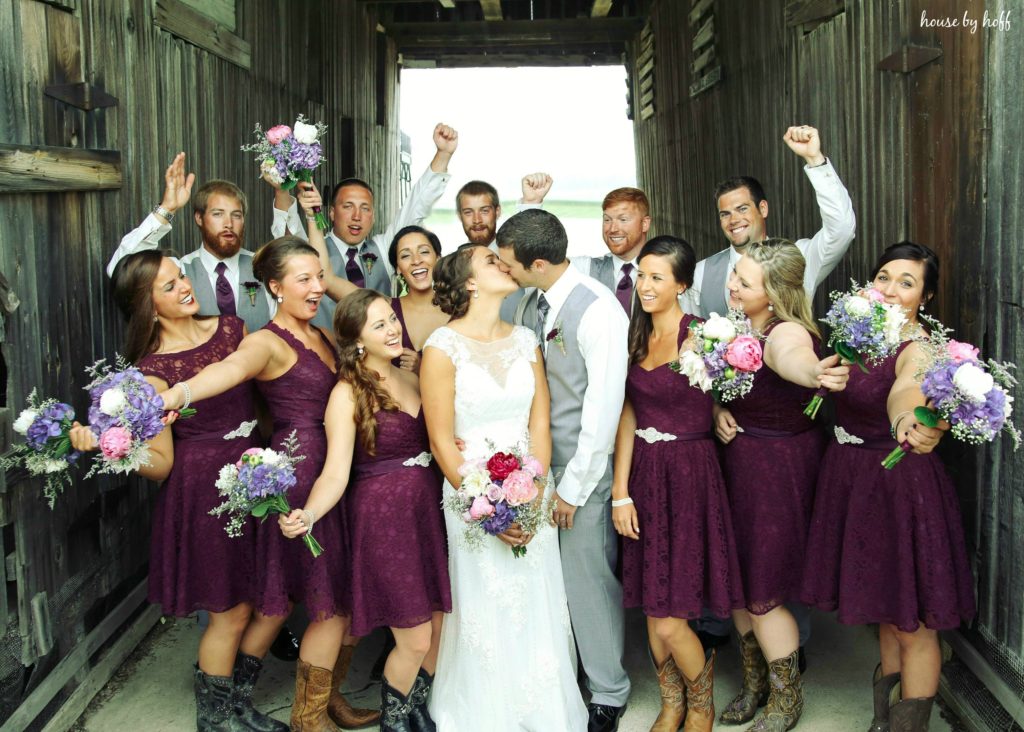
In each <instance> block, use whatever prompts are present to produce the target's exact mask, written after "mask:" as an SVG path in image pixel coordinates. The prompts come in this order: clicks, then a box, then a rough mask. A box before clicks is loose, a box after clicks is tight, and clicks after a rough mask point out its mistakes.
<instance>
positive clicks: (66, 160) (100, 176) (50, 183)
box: [0, 143, 121, 193]
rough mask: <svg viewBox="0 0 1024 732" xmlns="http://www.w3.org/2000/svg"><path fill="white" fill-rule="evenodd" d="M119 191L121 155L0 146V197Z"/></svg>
mask: <svg viewBox="0 0 1024 732" xmlns="http://www.w3.org/2000/svg"><path fill="white" fill-rule="evenodd" d="M120 187H121V153H120V152H118V151H116V150H82V149H80V148H75V147H42V146H38V147H28V146H25V147H19V146H18V145H7V144H4V143H0V193H34V192H43V193H52V192H57V191H106V190H111V189H114V188H120Z"/></svg>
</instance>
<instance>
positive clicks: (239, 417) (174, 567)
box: [73, 250, 288, 732]
mask: <svg viewBox="0 0 1024 732" xmlns="http://www.w3.org/2000/svg"><path fill="white" fill-rule="evenodd" d="M113 280H114V295H115V298H116V300H117V302H118V305H119V306H120V307H121V309H122V310H123V311H124V312H125V314H126V315H127V316H128V334H127V339H126V340H127V342H126V346H125V348H124V355H125V357H126V358H128V359H129V360H130V361H132V362H135V363H136V364H137V365H138V368H139V369H140V370H141V371H142V373H143V374H144V375H145V376H146V380H147V381H148V382H150V383H151V384H153V386H154V387H155V388H156V389H158V390H160V389H166V388H167V387H168V385H169V384H174V383H177V382H179V381H182V380H184V379H187V378H189V377H191V376H193V375H195V374H196V373H198V372H199V371H200V370H201V369H202V368H203V367H204V366H206V365H208V364H210V363H214V362H217V361H220V360H221V359H223V358H225V357H227V356H229V355H230V354H231V353H233V352H234V351H235V349H236V348H237V347H238V345H239V343H240V342H241V340H242V338H243V336H244V335H245V325H244V323H243V322H242V321H241V320H240V319H238V318H236V317H234V316H223V317H220V318H199V317H196V313H197V312H198V311H199V304H198V303H197V302H196V300H195V297H194V296H193V292H192V284H191V282H190V281H189V279H188V277H186V276H185V274H184V272H183V271H182V270H181V265H180V263H179V262H178V260H177V259H174V258H173V257H171V256H168V254H167V253H165V252H160V251H156V250H151V251H145V252H139V253H137V254H133V255H130V256H128V257H125V258H124V259H123V260H121V262H119V263H118V266H117V269H116V270H115V271H114V275H113ZM195 407H196V409H197V413H196V415H195V416H194V417H192V418H191V419H188V420H182V421H177V422H174V424H173V428H172V429H171V430H164V431H163V432H161V433H160V434H159V435H158V436H157V437H155V438H154V439H153V440H152V441H151V443H150V445H151V448H152V452H151V461H150V465H148V466H145V467H143V468H141V469H140V470H139V473H140V474H141V475H143V476H144V477H146V478H149V479H151V480H157V481H163V485H162V486H161V488H160V492H159V493H158V494H157V499H156V506H155V507H154V511H153V531H152V540H151V544H150V560H149V601H150V602H153V603H158V604H160V605H161V607H162V609H163V612H164V613H165V614H167V615H175V616H178V617H182V616H185V615H189V614H190V613H193V612H195V611H196V610H200V609H201V610H206V611H208V612H209V614H210V624H209V625H208V626H207V628H206V630H205V631H204V632H203V636H202V638H201V640H200V642H199V658H198V662H197V664H196V672H195V693H196V718H197V727H198V728H199V729H200V730H205V729H226V728H227V726H226V725H229V724H236V723H238V722H244V724H247V725H249V727H250V728H252V729H259V730H266V731H267V732H281V730H285V731H286V730H287V729H288V726H287V725H285V724H283V723H281V722H278V721H276V720H274V719H271V718H270V717H267V716H265V715H263V714H260V713H259V712H257V711H256V710H255V709H253V708H252V702H251V695H252V690H253V687H254V686H255V683H256V679H257V677H258V675H259V671H260V668H261V666H262V661H261V659H262V658H263V656H264V655H266V652H267V649H268V647H269V643H264V638H266V637H267V636H269V638H270V640H273V638H274V636H275V635H276V633H277V629H278V627H279V626H280V623H279V622H277V621H276V620H274V619H268V618H265V617H263V616H261V615H259V614H258V613H257V614H255V615H254V614H253V604H252V600H253V587H252V573H253V555H254V551H255V549H256V538H255V536H256V524H255V522H254V521H253V522H251V523H250V524H249V525H248V526H247V527H246V530H245V532H244V534H243V536H241V537H240V538H237V539H233V538H231V537H229V536H228V535H227V533H226V532H225V531H224V522H223V521H222V520H221V519H217V518H214V517H212V516H210V515H209V512H210V509H212V508H213V507H214V506H216V505H218V504H219V503H220V498H219V497H218V495H217V489H216V487H215V486H214V483H215V482H216V480H217V476H218V473H219V472H220V468H221V467H222V466H223V465H225V464H227V463H232V462H234V461H235V460H237V459H238V456H239V455H241V454H242V452H243V451H245V450H246V449H248V448H250V447H255V446H257V445H258V444H259V440H258V435H252V436H250V435H251V434H252V432H253V428H254V427H255V424H256V423H255V419H256V417H255V414H254V407H253V391H252V386H251V385H249V384H242V385H239V386H236V387H235V388H233V389H230V390H229V391H227V392H225V393H224V394H221V395H219V396H215V397H213V398H210V399H204V400H202V401H200V402H197V403H196V404H195ZM229 433H236V434H237V436H236V437H234V438H233V439H230V440H225V439H224V437H225V435H227V434H229ZM172 434H173V440H172ZM73 437H75V438H77V439H79V440H85V442H86V444H85V445H83V447H92V443H93V436H92V432H91V431H89V430H88V429H85V430H84V431H82V430H76V431H75V434H74V435H73ZM232 698H234V699H235V700H236V706H237V707H238V710H237V711H236V712H227V711H225V710H226V709H229V707H230V705H226V704H225V700H230V699H232ZM234 716H238V717H240V718H241V719H240V720H238V721H232V720H231V719H230V718H229V717H234ZM220 725H225V726H220Z"/></svg>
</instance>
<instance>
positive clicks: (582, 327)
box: [541, 266, 629, 506]
mask: <svg viewBox="0 0 1024 732" xmlns="http://www.w3.org/2000/svg"><path fill="white" fill-rule="evenodd" d="M580 283H583V285H584V286H586V287H587V288H589V289H590V290H592V291H593V292H594V293H595V294H596V295H597V299H596V300H594V302H592V303H591V304H590V307H588V308H587V310H586V312H584V313H583V317H582V318H581V319H580V322H579V326H578V327H577V330H576V337H577V339H578V341H579V344H580V348H581V349H582V351H583V356H584V361H585V362H586V364H587V391H586V393H585V394H584V395H583V414H582V418H581V425H580V436H579V442H578V444H577V447H576V453H575V454H574V455H573V457H572V459H571V460H570V461H569V464H568V465H566V466H565V473H563V475H562V479H561V481H560V482H559V484H558V486H557V487H556V490H557V491H558V495H559V496H560V497H561V498H562V500H563V501H565V502H566V503H571V504H572V505H574V506H582V505H583V504H584V503H586V502H587V499H588V498H589V497H590V494H591V493H593V491H594V489H595V488H596V487H597V484H598V482H599V481H600V480H601V478H602V477H603V476H604V473H605V470H606V469H607V467H608V460H609V456H610V455H611V454H612V451H613V450H614V449H615V433H616V431H618V428H619V416H620V415H621V414H622V402H623V397H624V394H625V388H626V370H627V368H628V367H627V363H626V361H627V347H626V340H627V331H628V329H629V321H628V320H627V319H626V314H625V313H624V312H623V311H622V305H620V304H619V301H618V300H616V299H615V296H614V295H613V294H612V293H611V291H610V290H609V289H608V288H607V287H605V286H604V285H602V284H601V283H600V282H598V281H597V280H595V279H594V278H592V277H588V276H586V275H584V274H583V273H581V272H580V271H579V270H577V269H575V268H574V267H571V266H570V267H568V268H566V270H565V272H564V273H563V274H562V276H561V277H559V278H558V280H557V281H556V282H555V284H553V285H552V286H551V288H550V289H548V291H547V292H544V293H543V295H544V299H545V300H547V301H548V306H549V308H550V309H549V310H548V315H547V318H546V319H545V321H544V333H545V334H546V333H549V332H551V330H552V329H553V328H554V327H555V323H557V322H558V313H559V311H560V310H561V309H562V306H563V305H564V304H565V301H566V300H567V299H568V297H569V294H570V293H571V292H572V291H573V290H574V289H575V288H576V285H578V284H580ZM549 347H552V346H551V344H550V343H548V342H547V340H546V339H545V341H544V342H543V343H542V344H541V348H543V349H544V352H545V353H547V349H548V348H549ZM553 347H554V348H558V346H557V345H555V346H553Z"/></svg>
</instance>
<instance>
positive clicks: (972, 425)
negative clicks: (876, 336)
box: [882, 319, 1021, 470]
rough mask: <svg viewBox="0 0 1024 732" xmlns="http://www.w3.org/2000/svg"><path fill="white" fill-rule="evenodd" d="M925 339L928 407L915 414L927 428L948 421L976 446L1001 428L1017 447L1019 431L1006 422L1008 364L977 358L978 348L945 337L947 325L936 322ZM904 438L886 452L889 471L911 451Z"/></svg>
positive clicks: (1010, 404)
mask: <svg viewBox="0 0 1024 732" xmlns="http://www.w3.org/2000/svg"><path fill="white" fill-rule="evenodd" d="M929 321H930V324H931V326H932V330H931V333H930V334H929V336H928V338H927V339H926V340H924V341H922V344H923V345H924V350H925V353H926V355H927V359H926V362H925V363H926V365H925V366H924V367H923V368H922V369H921V370H920V371H918V373H917V378H918V379H919V380H920V381H921V392H922V393H923V394H924V395H925V396H926V397H927V398H928V402H929V404H931V405H933V406H932V407H917V408H916V409H915V410H914V417H915V418H916V419H917V421H918V422H920V423H921V424H924V425H927V426H929V427H935V426H936V425H938V423H939V420H940V419H944V420H946V421H947V422H949V424H950V432H952V433H953V436H954V437H956V438H957V439H958V440H963V441H964V442H970V443H972V444H975V445H980V444H981V443H983V442H992V441H994V440H995V439H996V436H997V435H998V434H999V432H1001V431H1004V432H1007V433H1008V434H1009V435H1010V438H1011V439H1012V440H1013V449H1014V450H1016V449H1018V448H1019V447H1020V442H1021V435H1020V430H1018V429H1017V428H1016V427H1014V426H1013V423H1012V422H1010V414H1011V413H1012V411H1013V397H1012V396H1010V393H1009V392H1010V390H1011V389H1012V388H1013V387H1014V386H1015V385H1016V384H1017V379H1016V378H1014V376H1013V374H1011V373H1010V370H1011V369H1014V368H1016V366H1015V365H1014V364H1012V363H1000V362H998V361H994V360H992V359H989V360H988V362H987V363H986V362H982V361H980V360H979V359H978V349H977V348H975V347H974V346H972V345H970V344H969V343H959V342H957V341H954V340H951V339H949V337H948V335H947V334H948V332H949V330H948V329H947V328H946V327H944V326H943V325H942V324H941V323H938V322H937V321H933V320H930V319H929ZM910 450H911V447H910V444H909V443H907V442H905V441H904V442H901V443H900V445H899V447H897V448H896V449H895V450H893V451H892V452H891V453H889V454H888V455H887V456H886V458H885V460H883V461H882V466H883V467H884V468H885V469H886V470H891V469H892V468H893V467H895V466H896V465H897V463H899V461H900V460H902V459H903V456H904V455H906V454H907V453H908V452H910Z"/></svg>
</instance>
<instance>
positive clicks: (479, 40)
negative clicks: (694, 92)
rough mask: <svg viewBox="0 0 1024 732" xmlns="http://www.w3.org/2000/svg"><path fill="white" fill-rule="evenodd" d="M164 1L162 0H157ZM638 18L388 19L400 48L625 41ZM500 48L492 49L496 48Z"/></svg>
mask: <svg viewBox="0 0 1024 732" xmlns="http://www.w3.org/2000/svg"><path fill="white" fill-rule="evenodd" d="M158 1H159V2H162V1H163V0H158ZM640 22H641V21H640V19H638V18H582V19H576V18H569V19H546V20H505V21H501V22H493V21H468V22H460V23H425V22H416V23H403V22H393V23H385V24H384V25H385V28H386V29H387V32H388V35H390V36H391V37H392V38H394V39H395V41H396V42H397V43H398V50H399V51H402V52H403V53H404V52H406V49H410V48H417V47H422V46H443V45H450V46H452V47H455V48H458V47H466V46H469V47H473V46H485V45H491V46H500V45H502V44H510V43H532V44H542V43H547V44H551V45H555V46H559V45H563V44H574V43H583V42H586V43H605V42H609V41H617V42H622V43H625V42H626V41H629V40H631V39H632V38H633V36H634V35H635V34H636V31H637V29H638V28H639V27H640ZM497 50H500V49H493V48H492V51H497Z"/></svg>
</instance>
